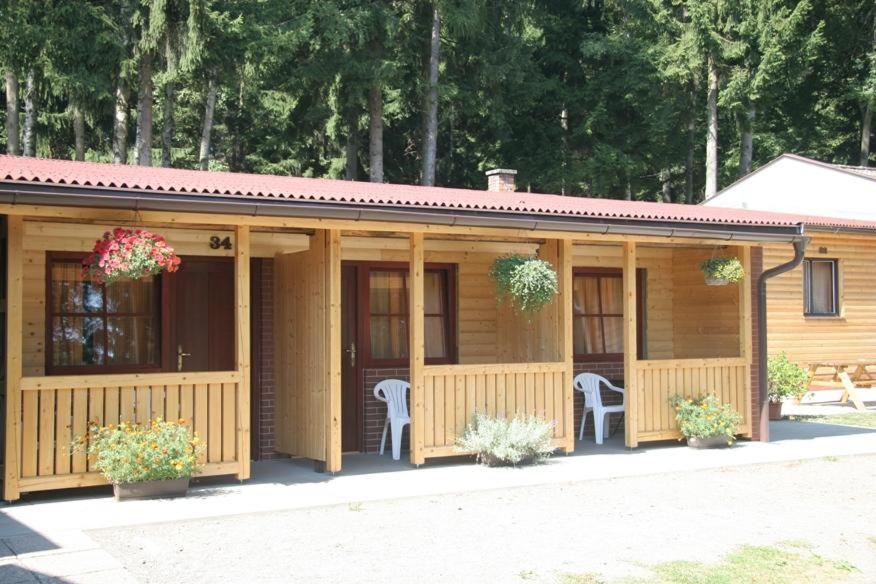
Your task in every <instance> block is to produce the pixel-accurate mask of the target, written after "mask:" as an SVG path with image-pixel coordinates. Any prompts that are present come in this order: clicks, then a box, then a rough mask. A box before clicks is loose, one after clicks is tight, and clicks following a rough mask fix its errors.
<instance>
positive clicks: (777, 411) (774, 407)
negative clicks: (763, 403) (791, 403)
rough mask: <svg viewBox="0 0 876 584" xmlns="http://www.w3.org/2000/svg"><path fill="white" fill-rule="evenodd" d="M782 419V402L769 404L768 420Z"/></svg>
mask: <svg viewBox="0 0 876 584" xmlns="http://www.w3.org/2000/svg"><path fill="white" fill-rule="evenodd" d="M781 419H782V402H770V420H781Z"/></svg>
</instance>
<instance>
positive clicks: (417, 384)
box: [408, 233, 426, 465]
mask: <svg viewBox="0 0 876 584" xmlns="http://www.w3.org/2000/svg"><path fill="white" fill-rule="evenodd" d="M423 250H424V246H423V234H422V233H411V260H410V274H409V276H408V287H409V288H410V302H409V303H408V304H409V305H410V318H409V320H410V325H409V326H410V337H409V338H410V340H409V343H408V351H409V353H410V358H411V365H410V368H411V371H410V375H411V396H410V400H411V464H416V465H420V464H423V463H424V462H425V461H426V459H425V457H424V456H423V449H424V448H425V439H426V432H425V427H424V424H425V421H426V420H425V417H426V407H425V399H424V395H423V394H424V393H425V387H424V381H423V368H424V365H425V354H426V348H425V332H424V328H425V318H424V316H423V312H424V310H425V298H424V297H425V284H424V281H423V279H424V273H423V260H424V254H423Z"/></svg>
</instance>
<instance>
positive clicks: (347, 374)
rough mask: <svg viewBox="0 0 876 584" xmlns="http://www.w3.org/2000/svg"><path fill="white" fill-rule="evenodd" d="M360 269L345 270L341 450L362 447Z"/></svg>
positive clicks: (346, 267) (342, 276)
mask: <svg viewBox="0 0 876 584" xmlns="http://www.w3.org/2000/svg"><path fill="white" fill-rule="evenodd" d="M357 284H358V278H357V270H356V266H354V265H345V266H343V267H342V269H341V323H342V324H341V347H342V353H341V386H342V389H341V449H342V450H343V451H344V452H356V451H359V450H362V402H363V398H364V396H363V395H362V382H361V380H362V358H361V356H360V351H361V347H362V343H361V342H360V339H359V336H358V331H359V327H358V323H359V318H358V315H359V306H358V298H359V294H357Z"/></svg>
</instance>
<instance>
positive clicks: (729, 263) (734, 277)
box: [700, 258, 745, 282]
mask: <svg viewBox="0 0 876 584" xmlns="http://www.w3.org/2000/svg"><path fill="white" fill-rule="evenodd" d="M700 269H701V270H702V271H703V274H705V275H706V277H707V278H713V279H715V280H726V281H727V282H741V281H742V279H743V278H744V277H745V269H743V267H742V262H740V261H739V259H738V258H711V259H708V260H706V261H704V262H703V263H701V264H700Z"/></svg>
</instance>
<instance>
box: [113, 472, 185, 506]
mask: <svg viewBox="0 0 876 584" xmlns="http://www.w3.org/2000/svg"><path fill="white" fill-rule="evenodd" d="M188 489H189V478H188V477H185V478H181V479H167V480H163V481H143V482H141V483H114V484H113V493H114V494H115V496H116V501H126V500H129V499H169V498H171V497H185V495H186V491H188Z"/></svg>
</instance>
